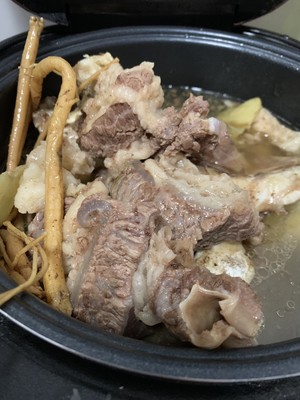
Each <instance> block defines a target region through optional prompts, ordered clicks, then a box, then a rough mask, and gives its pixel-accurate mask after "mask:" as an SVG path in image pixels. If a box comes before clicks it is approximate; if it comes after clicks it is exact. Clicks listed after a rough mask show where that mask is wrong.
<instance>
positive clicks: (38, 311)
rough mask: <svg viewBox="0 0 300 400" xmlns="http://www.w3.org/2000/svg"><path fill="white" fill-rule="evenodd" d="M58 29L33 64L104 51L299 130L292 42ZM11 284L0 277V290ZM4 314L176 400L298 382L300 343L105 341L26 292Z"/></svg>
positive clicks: (4, 90) (1, 88) (4, 110)
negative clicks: (167, 389) (171, 388)
mask: <svg viewBox="0 0 300 400" xmlns="http://www.w3.org/2000/svg"><path fill="white" fill-rule="evenodd" d="M60 29H61V28H50V29H47V30H46V31H45V33H44V34H43V36H42V39H41V46H40V51H39V59H40V58H43V57H46V56H48V55H58V56H62V57H64V58H66V59H67V60H68V61H69V62H70V63H72V64H73V63H75V62H76V61H77V60H79V59H80V58H82V55H83V54H86V53H88V54H96V53H99V52H105V51H109V52H111V53H112V54H113V55H114V56H117V57H119V58H120V60H121V62H122V64H123V66H124V67H130V66H133V65H136V64H138V63H140V62H141V61H143V60H149V61H154V63H155V73H156V74H157V75H159V76H161V78H162V82H163V84H166V85H168V84H172V85H187V86H194V87H201V88H203V89H207V90H211V91H216V92H221V93H226V94H230V95H231V96H233V97H235V98H239V99H248V98H250V97H254V96H260V97H261V98H262V101H263V104H264V105H265V107H267V108H269V109H270V110H272V111H273V112H274V113H275V114H277V115H279V116H281V117H282V118H283V119H285V120H287V121H289V122H290V123H291V124H292V125H293V126H295V127H298V128H300V91H299V87H300V51H299V50H300V44H299V43H298V42H296V41H294V40H291V39H289V38H286V37H282V36H279V35H275V34H270V33H267V32H264V31H259V30H253V29H249V30H241V31H240V32H239V33H233V32H230V33H224V32H222V31H216V30H210V29H194V28H187V27H170V26H168V27H166V26H155V27H153V26H149V27H146V26H144V27H140V26H135V27H123V28H111V29H104V30H97V31H91V32H87V33H80V34H65V32H63V33H62V32H61V31H60ZM23 41H24V35H20V36H18V37H15V38H13V39H10V40H7V41H5V42H3V43H2V44H1V46H0V55H1V57H0V72H1V74H0V115H1V126H0V134H1V141H2V145H1V149H0V151H1V155H0V157H1V160H5V157H6V152H7V150H6V149H7V141H8V133H9V131H10V126H11V121H12V115H13V106H14V98H15V92H16V80H17V74H18V65H19V63H20V58H21V51H22V46H23ZM46 86H47V87H46V92H47V94H53V93H52V86H53V85H52V83H50V84H49V83H48V85H46ZM13 285H14V284H13V282H12V281H11V280H10V279H9V278H8V277H7V276H5V275H4V274H3V273H0V290H1V291H2V290H6V289H9V288H11V287H12V286H13ZM1 313H2V314H3V315H4V316H6V317H8V318H9V319H10V320H12V321H14V322H15V323H17V324H18V325H19V326H20V327H21V328H22V329H25V330H26V331H29V332H30V333H31V334H33V335H35V336H38V337H39V338H42V339H43V341H46V342H49V343H50V345H49V348H50V352H51V349H53V350H55V349H60V350H57V351H58V352H61V349H63V350H64V351H65V352H66V353H65V354H66V356H65V357H66V358H67V357H73V356H70V354H73V355H75V356H76V359H77V360H80V361H81V362H82V363H85V362H87V361H86V360H90V361H91V362H92V363H93V365H99V366H107V367H108V368H114V369H117V370H121V371H127V372H129V373H133V374H134V375H135V376H141V375H143V376H144V377H146V378H147V379H150V378H151V379H154V378H159V379H162V380H163V381H167V382H170V381H173V383H172V385H178V384H179V383H180V388H181V389H178V392H176V393H177V397H174V396H175V394H174V392H173V398H182V399H183V398H187V397H180V396H179V392H180V390H182V388H183V386H182V385H183V384H186V385H188V384H191V383H192V384H196V385H199V384H204V383H205V384H212V383H213V384H218V385H221V384H232V383H235V384H239V385H242V384H244V383H246V382H248V383H249V382H250V383H251V382H253V383H255V384H257V383H258V384H259V386H253V387H256V388H257V387H261V385H263V384H266V385H267V386H266V387H267V388H268V390H269V391H272V390H275V388H276V393H277V394H278V393H280V390H281V389H280V385H282V386H281V387H282V388H285V389H286V387H285V386H284V379H286V378H290V379H292V378H293V377H298V376H300V340H299V339H298V338H294V339H292V340H289V341H285V342H280V343H274V344H270V345H260V346H257V347H254V348H245V349H238V350H224V349H223V350H217V351H206V350H200V349H194V348H176V349H174V348H170V347H164V346H159V345H154V344H150V343H146V342H143V341H137V340H133V339H129V338H123V337H118V336H114V335H111V334H107V333H105V332H102V331H100V330H97V329H95V328H93V327H90V326H88V325H85V324H83V323H81V322H80V321H77V320H75V319H71V318H69V317H66V316H64V315H62V314H60V313H58V312H56V311H55V310H53V309H51V308H50V307H49V306H48V305H46V304H45V303H43V302H41V301H39V300H38V299H37V298H34V297H32V296H31V295H29V294H22V295H21V296H18V297H17V298H15V299H13V300H12V301H10V302H9V303H7V304H5V305H4V306H3V307H2V309H1ZM47 346H48V345H47ZM48 350H49V349H48ZM59 354H61V353H59ZM60 357H61V358H63V356H60ZM99 368H102V367H99ZM278 379H282V382H281V383H280V384H279V386H276V387H275V386H273V385H272V384H271V385H270V384H268V383H267V382H270V381H274V380H278ZM295 379H296V378H295ZM147 382H149V381H148V380H147ZM297 382H298V381H297ZM162 385H163V384H162ZM150 387H151V389H149V388H150ZM195 387H196V386H195ZM151 390H154V391H155V390H156V391H157V393H159V391H158V388H157V387H155V385H151V384H150V385H149V384H148V391H147V393H145V394H144V398H146V399H147V398H149V399H150V398H152V397H151V396H150V392H151ZM189 393H191V391H189ZM147 396H148V397H147ZM183 396H184V395H183ZM232 396H233V394H232V392H231V394H230V397H232ZM236 396H238V392H236ZM267 396H269V395H267ZM120 398H121V397H120ZM124 398H127V397H124ZM128 398H131V397H128ZM136 398H139V397H136ZM153 398H155V396H153ZM156 398H160V397H157V395H156ZM161 398H165V397H161ZM198 398H201V397H198ZM203 398H204V397H203ZM215 398H216V397H215ZM247 398H250V397H249V393H248V394H247ZM253 398H259V397H253ZM268 398H270V396H269V397H268ZM273 398H277V397H273ZM278 398H279V397H278ZM295 398H296V397H295Z"/></svg>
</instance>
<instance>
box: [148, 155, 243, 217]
mask: <svg viewBox="0 0 300 400" xmlns="http://www.w3.org/2000/svg"><path fill="white" fill-rule="evenodd" d="M144 165H145V169H146V171H148V172H149V173H150V174H151V175H152V177H153V179H154V181H155V184H156V185H157V186H159V187H164V186H165V185H170V184H171V185H172V186H174V187H175V188H176V189H177V190H178V191H179V192H180V193H181V194H182V195H183V197H184V198H185V199H186V200H188V201H192V202H198V203H201V205H202V206H203V207H204V206H205V207H207V209H217V210H218V209H221V208H224V207H226V206H230V205H232V204H233V202H234V199H235V198H236V199H239V198H240V197H241V195H242V189H241V188H240V187H239V186H237V185H236V184H234V183H233V180H232V179H231V177H230V176H229V175H227V174H224V173H223V174H217V175H216V174H213V175H209V174H203V173H201V172H200V171H199V169H198V168H197V167H196V166H195V165H194V164H193V163H192V162H190V161H189V160H188V159H187V158H186V157H183V156H182V155H180V154H179V155H176V156H174V157H165V156H162V157H161V158H160V159H159V162H157V161H156V160H154V159H148V160H146V161H145V163H144ZM244 194H245V202H247V200H248V199H247V193H246V192H245V193H244Z"/></svg>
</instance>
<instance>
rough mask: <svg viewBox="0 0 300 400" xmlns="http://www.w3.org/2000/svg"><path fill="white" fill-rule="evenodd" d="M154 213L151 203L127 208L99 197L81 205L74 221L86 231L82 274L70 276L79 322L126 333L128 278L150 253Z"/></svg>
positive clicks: (129, 300) (129, 298) (129, 307)
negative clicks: (140, 261) (142, 257)
mask: <svg viewBox="0 0 300 400" xmlns="http://www.w3.org/2000/svg"><path fill="white" fill-rule="evenodd" d="M156 212H157V211H156V208H155V207H153V205H151V204H150V203H148V204H147V203H142V204H140V205H138V206H133V207H130V205H129V204H128V203H121V202H119V201H115V200H109V199H105V198H103V196H101V195H99V194H94V195H91V196H89V197H88V198H86V199H85V200H84V201H83V202H82V204H81V206H80V208H79V210H78V213H77V221H78V223H79V225H80V226H81V227H83V228H85V229H86V231H85V234H86V236H84V237H83V236H81V237H80V239H81V242H82V241H85V242H86V243H85V246H84V247H83V253H84V254H83V259H82V265H81V266H80V269H77V273H76V274H71V275H69V276H71V277H72V279H73V282H69V287H71V288H72V291H71V300H72V303H73V307H74V315H75V316H76V317H77V318H79V319H80V320H82V321H85V322H88V323H90V324H92V325H96V326H99V327H102V328H104V329H105V330H106V331H109V332H113V333H117V334H123V333H124V331H125V329H126V326H127V322H128V320H129V316H130V311H131V310H132V308H133V301H132V275H133V273H134V272H135V270H136V267H137V265H138V262H139V260H140V258H141V256H142V255H143V254H144V253H145V251H146V250H147V248H148V243H149V240H150V237H151V234H152V232H153V228H154V217H155V215H156ZM84 238H85V239H84ZM74 268H76V266H74Z"/></svg>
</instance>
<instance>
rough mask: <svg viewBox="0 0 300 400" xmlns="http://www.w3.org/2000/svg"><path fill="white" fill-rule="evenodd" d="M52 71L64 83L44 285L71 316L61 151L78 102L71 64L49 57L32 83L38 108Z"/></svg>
mask: <svg viewBox="0 0 300 400" xmlns="http://www.w3.org/2000/svg"><path fill="white" fill-rule="evenodd" d="M50 72H56V73H58V74H59V75H60V76H61V77H62V84H61V88H60V92H59V96H58V99H57V102H56V104H55V107H54V110H53V114H52V116H51V118H50V121H49V124H48V129H47V139H46V159H45V190H46V199H45V212H44V220H45V231H46V232H47V236H46V238H45V241H44V248H45V251H46V254H47V258H48V262H49V267H48V270H47V272H46V274H45V276H44V280H43V282H44V288H45V293H46V297H47V301H48V303H49V304H51V305H52V306H53V307H55V308H56V309H58V310H60V311H62V312H63V313H65V314H68V315H70V314H71V312H72V306H71V303H70V299H69V291H68V289H67V285H66V281H65V273H64V267H63V260H62V240H63V236H62V222H63V207H64V191H63V177H62V166H61V148H62V138H63V130H64V127H65V124H66V121H67V117H68V114H69V112H70V110H71V107H72V105H73V104H74V102H75V101H76V91H77V88H76V75H75V72H74V70H73V68H72V67H71V66H70V65H69V64H68V63H67V61H65V60H64V59H62V58H60V57H48V58H45V59H44V60H42V61H41V62H40V63H39V64H37V65H36V67H35V69H34V71H33V76H32V82H31V95H32V103H33V107H34V109H36V108H37V107H38V104H39V102H40V99H41V94H42V84H43V79H44V78H45V77H46V76H47V75H48V74H49V73H50Z"/></svg>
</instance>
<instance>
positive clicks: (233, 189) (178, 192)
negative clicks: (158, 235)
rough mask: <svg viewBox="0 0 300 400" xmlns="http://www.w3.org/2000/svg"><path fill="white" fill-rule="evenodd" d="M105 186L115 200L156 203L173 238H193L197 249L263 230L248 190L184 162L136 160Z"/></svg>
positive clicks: (175, 159)
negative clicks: (141, 161) (143, 161)
mask: <svg viewBox="0 0 300 400" xmlns="http://www.w3.org/2000/svg"><path fill="white" fill-rule="evenodd" d="M106 183H107V186H108V188H109V190H110V193H111V196H112V197H113V198H115V199H118V200H120V201H129V202H131V203H133V204H139V202H141V201H145V200H148V201H152V202H154V203H155V204H156V207H157V208H158V209H159V211H160V217H161V221H162V224H163V225H167V226H169V227H170V228H171V231H172V238H173V239H184V238H189V239H190V240H191V241H192V242H194V244H195V245H196V246H195V248H207V247H210V246H212V245H214V244H216V243H219V242H221V241H223V240H235V241H243V240H246V239H248V238H250V237H253V236H256V235H258V234H259V233H260V232H261V229H262V226H261V224H260V218H259V215H258V212H257V211H256V210H255V209H254V207H253V206H252V204H251V202H250V199H249V197H248V194H247V192H246V191H244V190H242V189H240V188H239V187H238V186H236V185H235V184H234V182H233V181H232V179H231V178H230V177H229V176H228V175H226V174H212V175H209V174H207V173H201V172H200V171H199V170H198V169H197V168H196V167H195V166H194V165H193V164H192V163H191V162H189V161H188V160H187V159H186V158H184V157H180V156H178V157H173V158H168V157H165V156H162V157H161V158H160V160H159V161H155V160H153V159H149V160H147V161H146V162H145V163H144V164H142V163H139V162H137V161H136V162H134V163H131V164H129V165H128V166H127V167H124V168H122V172H120V174H119V176H118V177H117V178H115V177H112V178H111V179H109V178H108V180H107V182H106Z"/></svg>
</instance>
